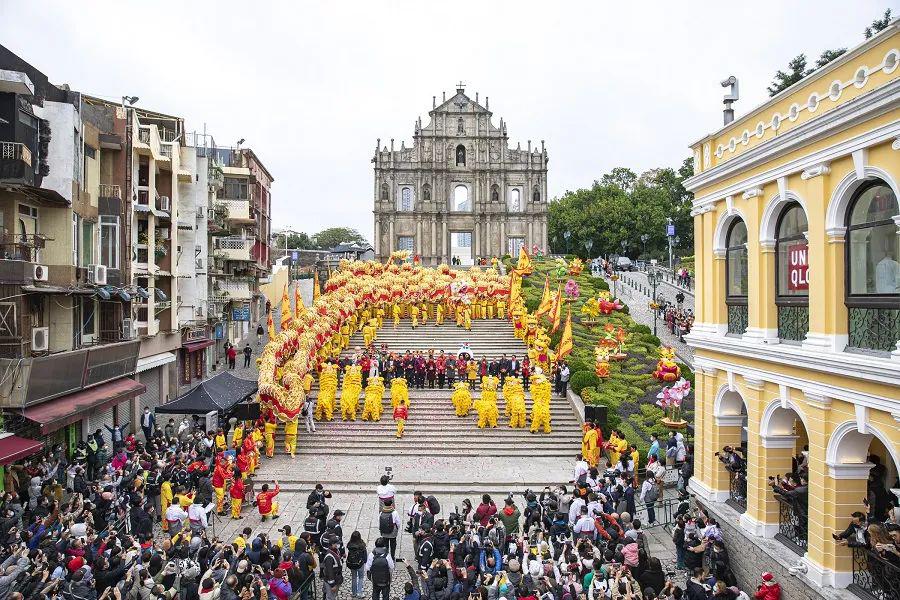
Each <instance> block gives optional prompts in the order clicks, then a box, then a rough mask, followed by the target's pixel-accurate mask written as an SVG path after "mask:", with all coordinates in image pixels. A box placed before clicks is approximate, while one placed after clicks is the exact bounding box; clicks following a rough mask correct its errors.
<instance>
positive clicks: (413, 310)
mask: <svg viewBox="0 0 900 600" xmlns="http://www.w3.org/2000/svg"><path fill="white" fill-rule="evenodd" d="M409 316H410V318H411V319H412V326H413V329H415V328H416V327H418V326H419V306H418V305H416V304H413V305H412V306H410V307H409Z"/></svg>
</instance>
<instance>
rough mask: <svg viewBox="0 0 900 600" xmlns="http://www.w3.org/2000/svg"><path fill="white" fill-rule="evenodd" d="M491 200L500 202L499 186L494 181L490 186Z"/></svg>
mask: <svg viewBox="0 0 900 600" xmlns="http://www.w3.org/2000/svg"><path fill="white" fill-rule="evenodd" d="M491 202H500V186H498V185H497V184H496V183H495V184H494V185H492V186H491Z"/></svg>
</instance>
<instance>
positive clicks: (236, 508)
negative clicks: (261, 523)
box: [228, 477, 244, 519]
mask: <svg viewBox="0 0 900 600" xmlns="http://www.w3.org/2000/svg"><path fill="white" fill-rule="evenodd" d="M228 495H229V496H231V518H232V519H243V518H244V517H242V516H241V505H242V504H243V503H244V480H243V479H242V478H241V477H235V478H234V483H232V484H231V489H230V490H228Z"/></svg>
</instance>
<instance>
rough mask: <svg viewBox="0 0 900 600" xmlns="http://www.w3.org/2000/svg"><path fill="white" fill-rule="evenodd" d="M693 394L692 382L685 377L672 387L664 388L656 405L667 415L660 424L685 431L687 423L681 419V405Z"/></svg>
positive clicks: (658, 396)
mask: <svg viewBox="0 0 900 600" xmlns="http://www.w3.org/2000/svg"><path fill="white" fill-rule="evenodd" d="M690 393H691V382H690V381H688V380H687V379H684V378H683V377H682V378H681V379H679V380H678V381H676V382H675V383H673V384H672V385H670V386H669V387H666V388H663V390H662V391H661V392H660V393H659V394H657V396H656V397H657V401H656V404H657V406H659V407H660V408H662V409H663V411H664V412H665V413H666V415H665V416H664V417H663V418H662V419H660V422H661V423H662V424H663V425H665V426H666V427H668V428H669V429H684V428H685V427H687V421H685V420H684V419H682V418H681V403H682V402H683V401H684V399H685V398H687V396H688V394H690Z"/></svg>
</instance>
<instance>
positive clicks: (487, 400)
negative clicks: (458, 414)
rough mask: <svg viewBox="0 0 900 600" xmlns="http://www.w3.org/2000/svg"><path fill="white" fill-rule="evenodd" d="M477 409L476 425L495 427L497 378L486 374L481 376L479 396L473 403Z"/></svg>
mask: <svg viewBox="0 0 900 600" xmlns="http://www.w3.org/2000/svg"><path fill="white" fill-rule="evenodd" d="M475 409H476V410H477V411H478V427H480V428H482V429H484V428H485V427H496V426H497V417H499V411H498V410H497V378H496V377H493V376H491V375H487V376H485V377H482V378H481V398H479V399H478V401H477V402H476V403H475Z"/></svg>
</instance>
